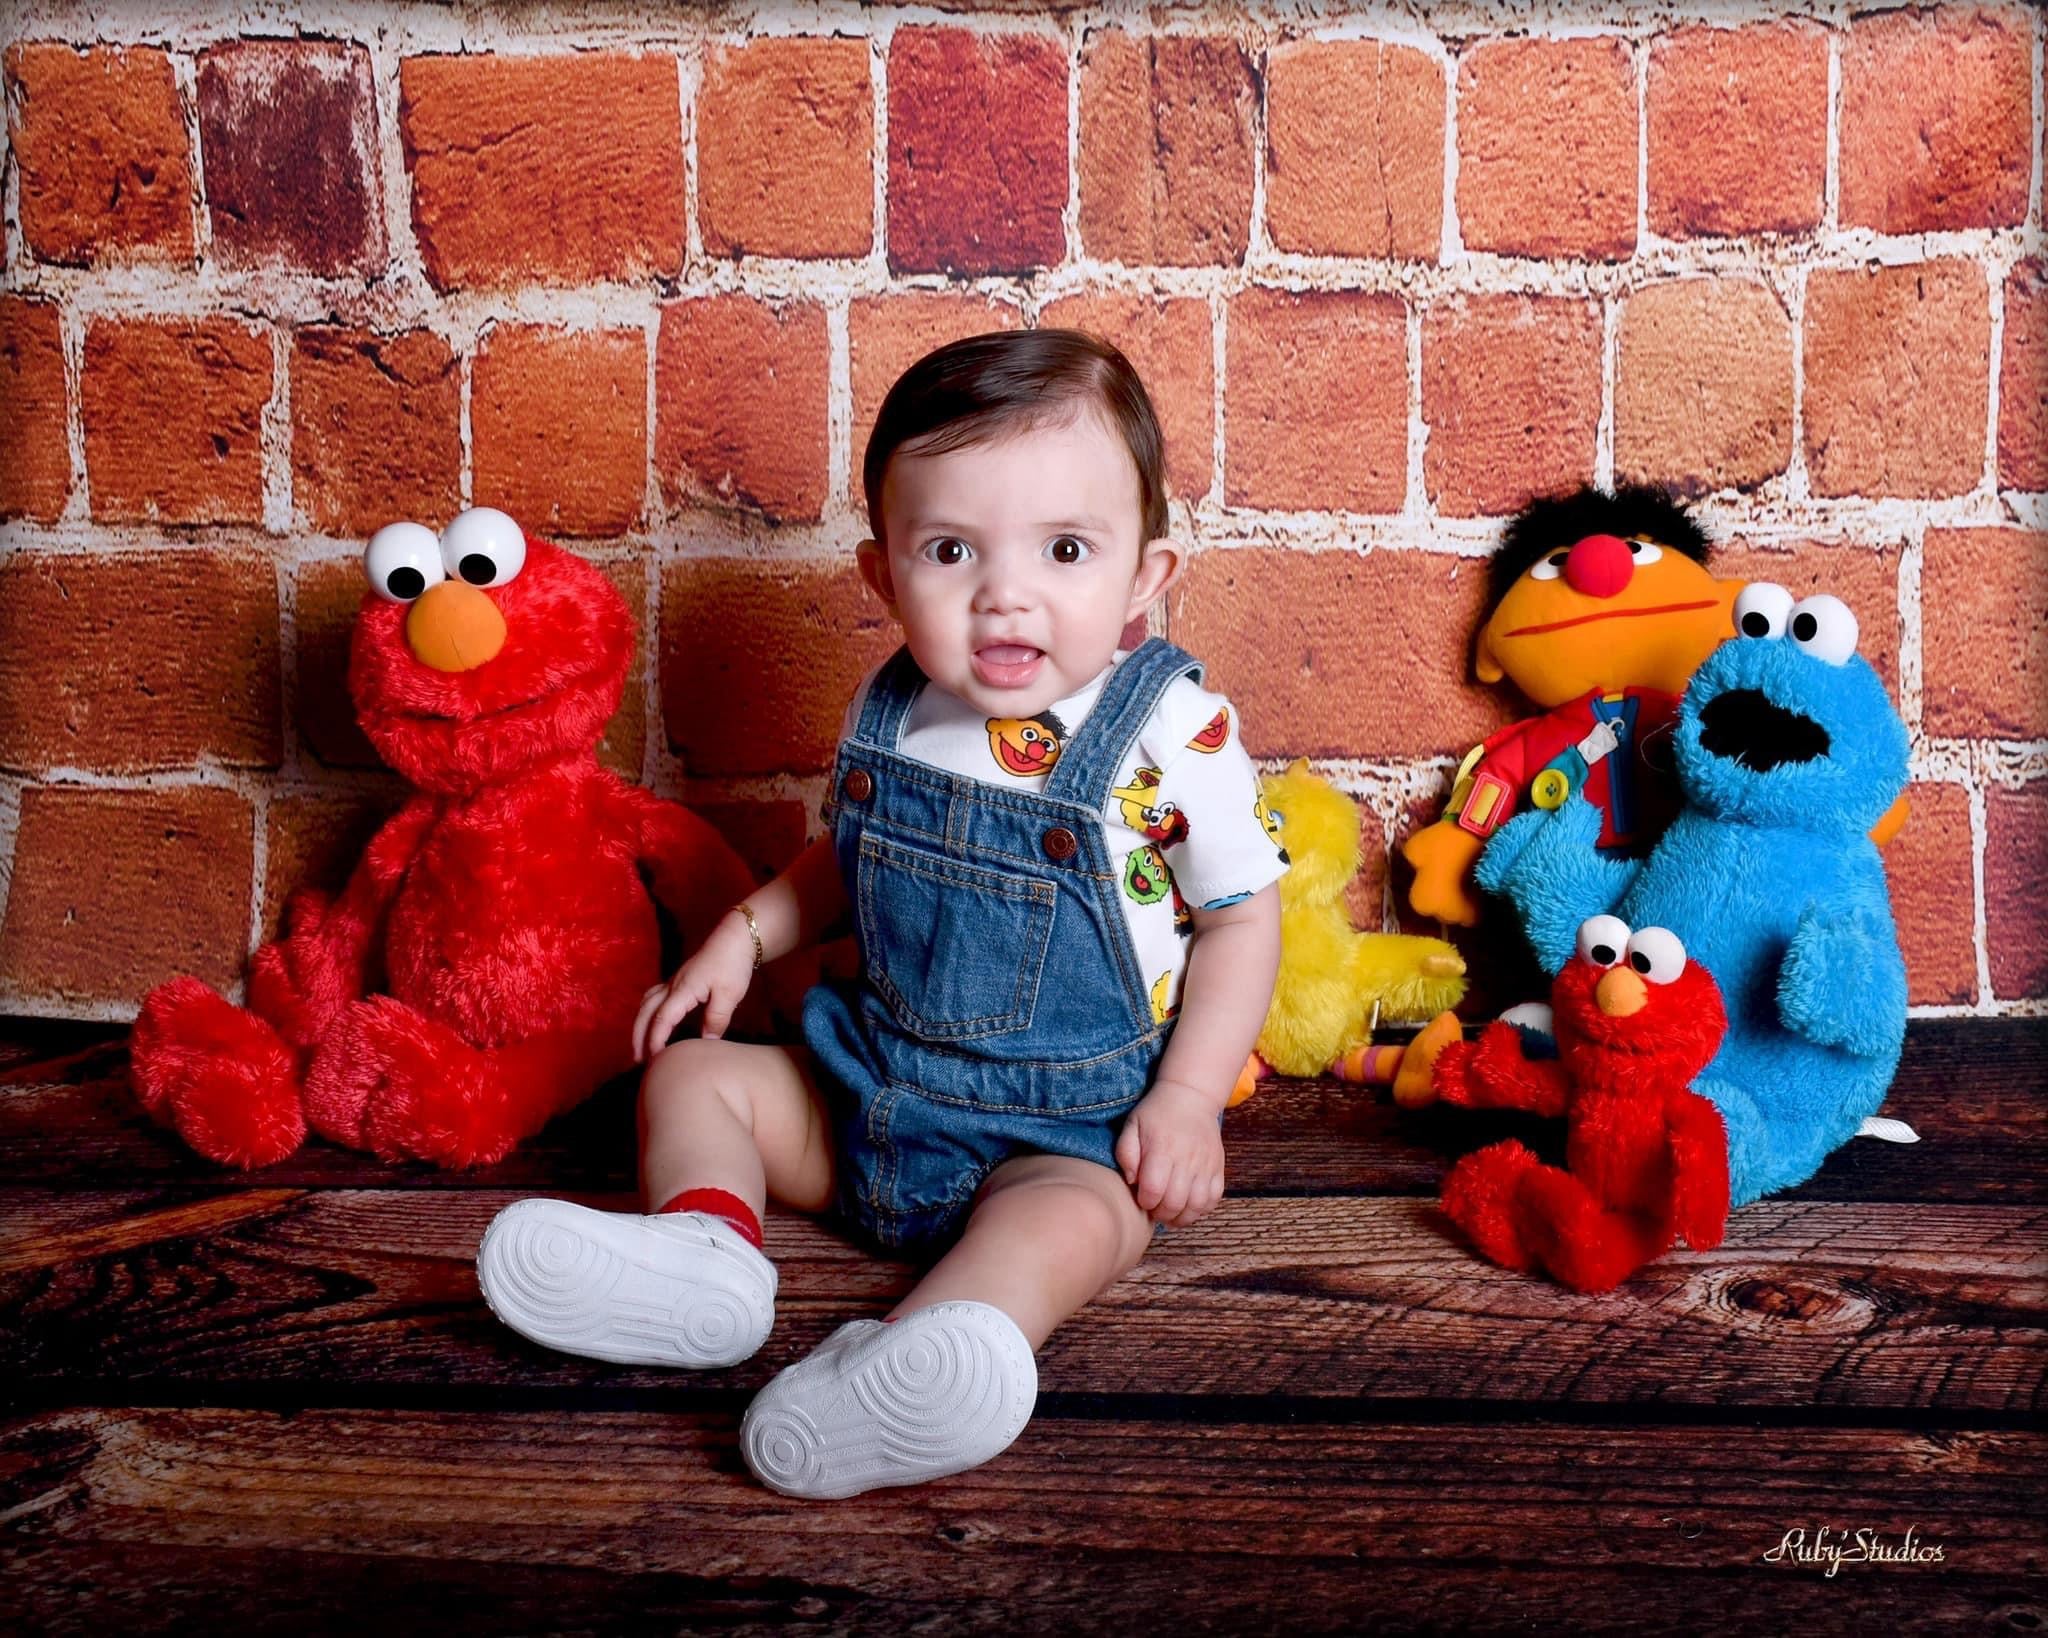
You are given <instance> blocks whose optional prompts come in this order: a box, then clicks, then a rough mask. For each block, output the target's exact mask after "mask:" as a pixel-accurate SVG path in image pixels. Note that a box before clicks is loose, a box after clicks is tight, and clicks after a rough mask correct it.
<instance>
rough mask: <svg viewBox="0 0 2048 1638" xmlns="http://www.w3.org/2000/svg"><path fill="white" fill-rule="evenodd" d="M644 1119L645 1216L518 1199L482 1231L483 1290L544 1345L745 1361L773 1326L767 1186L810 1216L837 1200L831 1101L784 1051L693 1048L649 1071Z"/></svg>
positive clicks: (652, 1361)
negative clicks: (764, 1246) (764, 1218)
mask: <svg viewBox="0 0 2048 1638" xmlns="http://www.w3.org/2000/svg"><path fill="white" fill-rule="evenodd" d="M640 1115H641V1131H642V1153H641V1178H642V1181H643V1185H644V1188H645V1191H646V1201H647V1204H648V1206H649V1207H650V1208H651V1211H650V1212H648V1213H642V1212H602V1211H593V1210H591V1209H590V1208H589V1207H587V1206H579V1205H576V1204H574V1203H573V1202H571V1201H567V1200H522V1201H520V1202H519V1203H518V1204H517V1205H514V1206H509V1207H507V1208H506V1209H505V1210H504V1211H502V1212H500V1213H499V1214H498V1216H497V1218H496V1219H495V1220H494V1221H493V1222H492V1224H491V1226H490V1228H489V1230H488V1231H487V1232H486V1233H485V1235H484V1240H483V1244H482V1246H481V1247H480V1248H479V1249H478V1252H477V1281H478V1284H479V1285H480V1286H481V1287H482V1289H483V1294H484V1298H485V1300H486V1301H487V1302H488V1303H489V1304H490V1306H491V1310H492V1312H494V1313H495V1314H496V1315H497V1316H498V1317H499V1318H500V1319H502V1320H503V1321H504V1322H505V1323H506V1324H507V1325H509V1326H511V1327H512V1329H513V1330H515V1331H517V1332H519V1333H520V1335H522V1336H525V1337H528V1338H530V1339H532V1340H533V1341H535V1342H538V1343H541V1344H542V1345H543V1346H545V1347H549V1348H557V1349H560V1350H562V1351H563V1352H565V1353H572V1354H583V1355H585V1356H587V1357H589V1358H592V1359H602V1360H608V1361H610V1362H612V1363H614V1364H626V1365H679V1366H693V1367H700V1368H703V1367H717V1366H725V1365H736V1364H738V1363H739V1362H740V1361H741V1360H743V1359H746V1358H748V1357H749V1356H750V1355H752V1354H753V1353H754V1352H755V1351H756V1350H757V1349H758V1348H759V1347H760V1346H761V1344H762V1343H763V1342H764V1341H765V1340H767V1336H768V1331H769V1328H770V1327H771V1326H772V1325H773V1324H774V1321H775V1285H776V1279H775V1265H774V1264H773V1263H771V1262H769V1260H768V1259H767V1257H766V1256H764V1255H763V1254H762V1252H761V1249H760V1245H761V1240H760V1219H761V1212H762V1209H763V1208H764V1207H765V1205H766V1203H767V1197H768V1195H769V1194H771V1193H772V1194H773V1195H774V1196H775V1198H777V1199H779V1200H783V1201H787V1202H788V1203H789V1204H791V1205H795V1206H799V1207H802V1208H804V1209H807V1210H813V1211H815V1210H818V1209H820V1208H822V1207H823V1206H824V1205H825V1204H826V1202H827V1201H828V1200H829V1199H830V1198H831V1192H832V1150H831V1144H830V1142H829V1141H828V1139H827V1136H826V1130H827V1129H826V1125H825V1114H824V1108H823V1103H822V1100H821V1099H820V1097H819V1095H818V1092H817V1089H816V1087H815V1086H814V1084H813V1082H812V1081H811V1078H810V1076H809V1074H808V1072H807V1070H806V1068H805V1066H804V1064H803V1063H802V1062H801V1061H800V1060H799V1059H798V1058H797V1057H796V1056H795V1054H793V1053H791V1052H789V1051H787V1050H784V1049H782V1048H779V1047H764V1046H745V1045H740V1044H737V1043H732V1042H726V1041H688V1042H682V1043H679V1044H677V1045H675V1046H672V1047H669V1048H668V1049H667V1050H666V1051H664V1052H662V1053H660V1054H659V1055H658V1056H657V1057H656V1058H655V1060H654V1063H653V1064H652V1065H651V1066H649V1069H648V1072H647V1077H646V1080H645V1081H644V1082H643V1084H642V1088H641V1101H640ZM663 1207H673V1208H674V1209H670V1210H663V1209H662V1208H663Z"/></svg>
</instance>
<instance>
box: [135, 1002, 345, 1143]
mask: <svg viewBox="0 0 2048 1638" xmlns="http://www.w3.org/2000/svg"><path fill="white" fill-rule="evenodd" d="M129 1075H130V1078H131V1079H132V1081H133V1082H134V1086H135V1093H136V1096H137V1097H138V1098H140V1099H141V1101H142V1107H143V1108H144V1109H146V1110H148V1111H149V1113H150V1114H152V1115H154V1116H155V1117H156V1118H157V1119H158V1120H160V1121H162V1122H163V1123H164V1124H165V1125H167V1126H169V1127H171V1128H172V1129H173V1130H175V1131H176V1132H177V1134H178V1136H179V1137H181V1138H183V1139H184V1140H185V1141H186V1142H187V1143H189V1144H190V1145H191V1146H192V1147H193V1149H194V1150H195V1151H197V1152H198V1153H199V1154H202V1155H204V1156H206V1158H207V1159H208V1160H214V1161H219V1162H220V1163H221V1164H223V1165H227V1166H241V1167H254V1166H268V1165H270V1164H271V1163H272V1162H274V1161H279V1160H282V1159H284V1157H285V1156H286V1155H288V1154H290V1153H291V1152H292V1151H293V1150H294V1149H296V1148H298V1146H299V1145H300V1144H301V1143H303V1142H304V1141H305V1140H306V1117H305V1112H304V1110H303V1109H302V1108H301V1106H300V1101H299V1078H298V1063H297V1060H296V1059H295V1058H294V1057H293V1055H292V1051H291V1048H289V1047H288V1046H286V1045H285V1044H284V1042H283V1041H282V1040H280V1039H279V1038H278V1034H277V1031H275V1030H274V1029H272V1028H271V1027H270V1026H269V1025H268V1024H266V1023H265V1022H264V1021H263V1020H262V1019H261V1018H258V1017H257V1016H256V1015H255V1014H254V1013H253V1012H245V1011H244V1010H243V1009H242V1008H240V1007H237V1006H233V1005H231V1004H230V1003H229V1002H227V1001H225V1000H223V999H222V998H221V997H220V996H219V995H217V994H215V993H214V992H213V991H212V990H211V989H209V988H208V987H207V986H206V985H204V984H202V983H201V982H200V981H199V980H198V979H196V978H174V979H172V980H171V982H170V983H168V984H160V985H158V986H157V988H155V989H154V990H152V991H150V993H149V997H148V999H147V1000H145V1001H144V1002H143V1003H142V1011H141V1012H140V1013H139V1014H137V1016H136V1019H135V1032H134V1034H133V1036H132V1037H131V1038H130V1041H129Z"/></svg>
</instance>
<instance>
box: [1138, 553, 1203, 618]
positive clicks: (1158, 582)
mask: <svg viewBox="0 0 2048 1638" xmlns="http://www.w3.org/2000/svg"><path fill="white" fill-rule="evenodd" d="M1187 562H1188V549H1187V548H1186V547H1185V546H1183V545H1182V544H1181V543H1180V542H1179V541H1177V540H1175V539H1174V538H1173V537H1172V536H1171V535H1161V536H1160V537H1159V538H1158V539H1157V540H1148V541H1146V542H1145V544H1144V545H1143V546H1141V547H1139V548H1138V573H1137V576H1136V578H1134V579H1133V580H1132V581H1131V605H1130V607H1129V608H1128V609H1126V610H1125V611H1124V618H1125V619H1126V620H1135V619H1137V617H1138V616H1139V615H1141V614H1143V613H1144V612H1145V611H1146V610H1147V609H1149V608H1150V607H1151V606H1152V605H1153V604H1154V603H1156V602H1158V601H1159V599H1160V598H1162V597H1164V596H1165V595H1166V593H1167V591H1168V590H1169V589H1170V588H1171V587H1172V586H1173V583H1174V582H1175V581H1177V580H1178V579H1180V574H1181V570H1182V569H1184V568H1186V567H1187Z"/></svg>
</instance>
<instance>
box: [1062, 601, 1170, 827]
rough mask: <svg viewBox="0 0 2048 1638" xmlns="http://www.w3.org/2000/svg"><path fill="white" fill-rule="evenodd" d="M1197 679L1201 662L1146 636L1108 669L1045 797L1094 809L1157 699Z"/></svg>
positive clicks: (1164, 641) (1106, 792)
mask: <svg viewBox="0 0 2048 1638" xmlns="http://www.w3.org/2000/svg"><path fill="white" fill-rule="evenodd" d="M1190 674H1192V675H1193V676H1195V677H1197V678H1199V677H1200V676H1201V675H1202V662H1201V661H1200V660H1197V659H1196V658H1195V657H1194V656H1193V655H1192V654H1188V653H1185V652H1184V651H1182V650H1181V649H1178V648H1175V647H1174V646H1173V644H1171V643H1169V642H1167V641H1166V640H1165V639H1164V638H1163V637H1147V638H1146V639H1145V640H1144V642H1142V643H1140V644H1139V645H1138V646H1137V647H1136V648H1135V649H1133V650H1132V651H1131V652H1130V654H1129V655H1127V656H1126V657H1125V659H1124V661H1123V663H1122V664H1121V665H1119V666H1116V667H1115V668H1114V669H1112V670H1111V672H1110V674H1109V677H1108V680H1107V681H1105V682H1104V683H1103V685H1102V693H1101V695H1100V697H1098V698H1097V700H1096V701H1095V705H1094V708H1093V709H1092V710H1091V711H1089V713H1088V718H1087V720H1086V721H1085V722H1083V723H1082V724H1081V728H1080V731H1079V732H1078V733H1077V734H1075V736H1074V737H1073V738H1072V739H1071V740H1069V741H1068V742H1067V743H1066V744H1065V745H1064V746H1062V747H1061V749H1060V759H1059V761H1058V762H1056V763H1054V764H1053V770H1052V772H1051V773H1050V774H1049V775H1047V777H1046V782H1045V794H1046V795H1047V796H1051V797H1058V798H1060V799H1062V800H1064V801H1068V802H1079V803H1081V804H1082V805H1084V806H1086V807H1090V808H1099V807H1101V806H1102V804H1103V803H1104V801H1106V800H1107V799H1108V796H1109V791H1110V786H1111V784H1112V782H1113V781H1114V780H1115V779H1116V776H1117V772H1118V769H1119V768H1120V767H1121V766H1122V764H1123V760H1124V753H1125V752H1127V751H1128V750H1130V748H1131V742H1132V741H1133V740H1135V739H1136V738H1137V737H1138V734H1139V732H1140V730H1142V729H1143V728H1144V726H1145V723H1146V721H1147V720H1148V719H1149V718H1150V717H1151V715H1152V713H1153V712H1154V711H1155V710H1157V709H1158V706H1159V700H1160V697H1161V696H1162V695H1163V694H1165V692H1166V690H1167V689H1168V688H1169V687H1171V686H1172V684H1173V683H1175V682H1177V681H1178V680H1179V679H1180V678H1182V677H1185V676H1188V675H1190Z"/></svg>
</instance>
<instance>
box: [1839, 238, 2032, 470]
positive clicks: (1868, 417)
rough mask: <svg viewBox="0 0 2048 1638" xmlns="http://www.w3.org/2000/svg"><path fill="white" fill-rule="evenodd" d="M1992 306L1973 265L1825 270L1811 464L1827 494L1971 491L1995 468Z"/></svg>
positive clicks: (1953, 262)
mask: <svg viewBox="0 0 2048 1638" xmlns="http://www.w3.org/2000/svg"><path fill="white" fill-rule="evenodd" d="M1990 350H1991V311H1990V304H1989V299H1988V294H1987V292H1986V289H1985V283H1984V272H1983V269H1982V268H1980V267H1978V266H1976V265H1975V264H1974V263H1971V262H1967V261H1962V260H1948V261H1934V262H1919V263H1914V264H1910V265H1907V266H1904V267H1868V268H1843V269H1817V270H1815V271H1814V272H1813V273H1812V274H1811V275H1810V276H1809V278H1808V280H1807V286H1806V354H1805V360H1804V363H1805V371H1806V402H1805V412H1804V413H1805V427H1806V433H1805V442H1806V465H1807V470H1808V472H1809V474H1810V475H1811V478H1812V484H1813V491H1814V493H1815V494H1817V495H1869V496H1877V495H1899V496H1940V495H1960V494H1962V493H1964V492H1965V491H1967V490H1970V489H1973V488H1975V487H1976V485H1977V482H1978V479H1979V478H1980V477H1981V475H1982V474H1983V470H1984V419H1985V416H1986V414H1987V413H1988V406H1989V402H1990V366H1989V361H1988V360H1989V354H1990Z"/></svg>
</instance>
